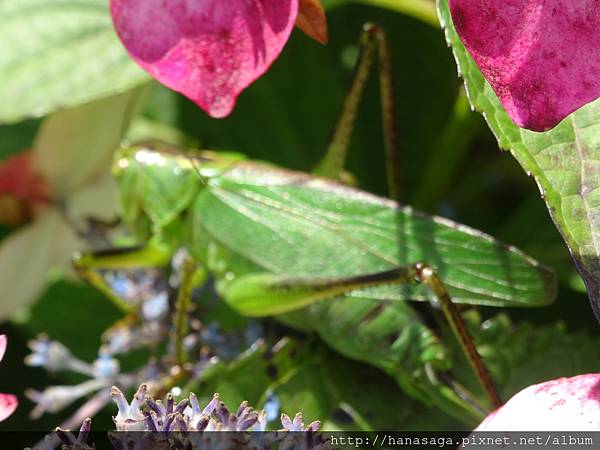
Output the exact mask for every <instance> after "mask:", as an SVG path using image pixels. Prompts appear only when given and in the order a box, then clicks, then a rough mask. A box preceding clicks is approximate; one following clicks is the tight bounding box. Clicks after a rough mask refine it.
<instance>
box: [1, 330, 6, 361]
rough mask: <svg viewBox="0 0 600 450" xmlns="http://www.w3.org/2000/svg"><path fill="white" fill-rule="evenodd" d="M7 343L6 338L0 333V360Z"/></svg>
mask: <svg viewBox="0 0 600 450" xmlns="http://www.w3.org/2000/svg"><path fill="white" fill-rule="evenodd" d="M7 343H8V339H7V338H6V335H5V334H0V361H2V358H4V353H6V345H7Z"/></svg>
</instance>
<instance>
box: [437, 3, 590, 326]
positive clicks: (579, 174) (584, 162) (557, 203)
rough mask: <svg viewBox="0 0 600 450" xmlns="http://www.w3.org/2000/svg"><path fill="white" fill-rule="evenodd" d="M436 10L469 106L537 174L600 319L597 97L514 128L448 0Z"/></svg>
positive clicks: (531, 173)
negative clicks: (544, 121)
mask: <svg viewBox="0 0 600 450" xmlns="http://www.w3.org/2000/svg"><path fill="white" fill-rule="evenodd" d="M438 11H439V16H440V22H441V24H442V26H443V28H444V29H445V32H446V39H447V40H448V42H449V44H450V45H451V46H452V50H453V52H454V56H455V58H456V62H457V65H458V70H459V73H460V74H461V76H462V77H463V78H464V79H465V85H466V88H467V92H468V94H469V99H470V101H471V104H472V106H473V107H474V108H475V109H477V110H478V111H479V112H481V113H482V114H483V115H484V116H485V118H486V120H487V122H488V125H489V126H490V128H491V130H492V131H493V133H494V134H495V135H496V138H497V139H498V143H499V144H500V146H501V147H502V148H504V149H507V150H509V151H510V152H511V153H512V155H513V156H514V157H515V158H516V159H517V160H518V162H519V163H520V164H521V166H522V167H523V169H524V170H525V171H526V172H527V174H529V175H533V176H534V177H535V180H536V182H537V184H538V186H539V188H540V191H541V194H542V196H543V197H544V199H545V201H546V204H547V206H548V209H549V211H550V214H551V216H552V219H553V220H554V222H555V224H556V226H557V227H558V229H559V231H560V232H561V234H562V236H563V239H564V240H565V242H566V243H567V245H568V246H569V249H570V250H571V254H572V255H573V257H574V259H575V263H576V265H577V267H578V270H579V272H580V273H581V275H582V277H583V278H584V281H585V283H586V286H587V289H588V295H589V297H590V301H591V303H592V308H593V310H594V312H595V314H596V316H597V317H599V318H600V189H598V188H600V175H599V174H600V170H599V169H600V163H599V162H598V161H599V160H600V100H598V101H595V102H593V103H591V104H589V105H587V106H585V107H584V108H581V109H580V110H578V111H577V112H575V113H573V114H571V115H570V116H569V117H567V118H566V119H565V120H564V121H563V122H561V123H560V124H559V125H558V126H557V127H556V128H554V129H553V130H551V131H547V132H544V133H537V132H533V131H528V130H524V129H521V128H519V127H517V126H516V125H515V124H514V123H513V122H512V121H511V120H510V118H509V117H508V115H507V114H506V112H505V111H504V109H503V108H502V106H501V105H500V102H499V100H498V98H497V97H496V95H495V94H494V92H493V91H492V88H491V87H490V86H489V84H488V83H487V82H486V81H485V80H484V78H483V76H482V74H481V72H480V71H479V69H478V68H477V66H476V65H475V63H474V62H473V60H472V59H471V57H470V55H469V54H468V53H467V51H466V49H465V48H464V46H463V44H462V43H461V41H460V40H459V38H458V35H457V34H456V31H455V29H454V26H453V24H452V20H451V17H450V12H449V9H448V4H447V0H439V1H438Z"/></svg>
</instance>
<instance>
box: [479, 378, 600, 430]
mask: <svg viewBox="0 0 600 450" xmlns="http://www.w3.org/2000/svg"><path fill="white" fill-rule="evenodd" d="M599 400H600V374H598V373H591V374H586V375H579V376H576V377H572V378H559V379H557V380H552V381H547V382H545V383H540V384H535V385H532V386H529V387H528V388H526V389H523V390H522V391H521V392H519V393H518V394H516V395H515V396H514V397H512V398H511V399H510V400H509V401H508V402H506V404H505V405H504V406H502V407H501V408H499V409H497V410H496V411H494V412H492V413H491V414H490V415H489V416H487V417H486V418H485V420H484V421H483V422H481V424H480V425H479V426H478V427H477V428H476V429H475V431H556V430H561V431H597V430H600V402H599Z"/></svg>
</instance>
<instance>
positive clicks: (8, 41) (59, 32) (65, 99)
mask: <svg viewBox="0 0 600 450" xmlns="http://www.w3.org/2000/svg"><path fill="white" fill-rule="evenodd" d="M0 18H1V20H2V26H1V27H0V122H16V121H19V120H22V119H24V118H27V117H32V116H41V115H44V114H47V113H49V112H52V111H54V110H56V109H59V108H63V107H69V106H76V105H78V104H81V103H86V102H89V101H91V100H94V99H98V98H101V97H105V96H108V95H111V94H115V93H119V92H123V91H125V90H128V89H130V88H131V87H133V86H135V85H137V84H140V83H143V82H144V81H146V80H148V77H147V76H146V75H145V74H144V72H143V71H142V70H141V69H140V68H138V67H137V66H136V65H135V64H134V63H133V62H132V61H131V59H130V58H129V56H128V55H127V53H126V52H125V50H124V49H123V47H122V46H121V43H120V42H119V40H118V39H117V36H116V34H115V32H114V29H113V25H112V22H111V19H110V14H109V11H108V0H18V1H15V0H0Z"/></svg>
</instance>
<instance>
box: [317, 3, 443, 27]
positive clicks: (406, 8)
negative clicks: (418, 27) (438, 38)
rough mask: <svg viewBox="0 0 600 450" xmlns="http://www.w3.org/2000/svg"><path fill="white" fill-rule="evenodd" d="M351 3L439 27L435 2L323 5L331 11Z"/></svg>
mask: <svg viewBox="0 0 600 450" xmlns="http://www.w3.org/2000/svg"><path fill="white" fill-rule="evenodd" d="M351 1H353V2H355V3H364V4H366V5H371V6H378V7H380V8H386V9H390V10H392V11H396V12H399V13H402V14H406V15H407V16H411V17H414V18H415V19H418V20H421V21H423V22H425V23H427V24H429V25H431V26H434V27H437V26H438V21H437V18H436V15H435V6H434V4H433V2H431V1H429V0H323V2H322V3H323V7H324V8H325V9H330V8H334V7H336V6H340V5H343V4H345V3H349V2H351Z"/></svg>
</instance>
